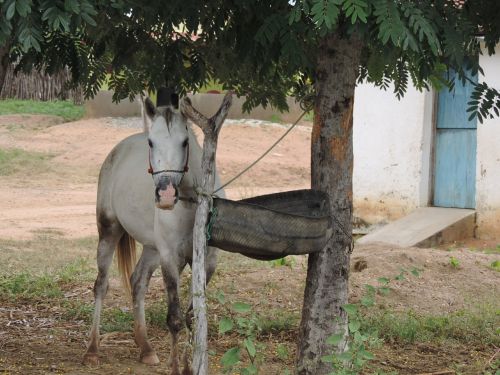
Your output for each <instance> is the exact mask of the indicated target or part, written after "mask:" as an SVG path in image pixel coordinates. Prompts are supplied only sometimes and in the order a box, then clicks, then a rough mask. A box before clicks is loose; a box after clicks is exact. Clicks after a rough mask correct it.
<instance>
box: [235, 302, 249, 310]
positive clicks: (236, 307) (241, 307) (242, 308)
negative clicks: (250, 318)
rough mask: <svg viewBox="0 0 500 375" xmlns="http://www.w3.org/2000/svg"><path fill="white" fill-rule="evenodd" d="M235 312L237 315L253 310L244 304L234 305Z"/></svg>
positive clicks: (237, 303) (236, 303)
mask: <svg viewBox="0 0 500 375" xmlns="http://www.w3.org/2000/svg"><path fill="white" fill-rule="evenodd" d="M233 310H234V311H235V312H237V313H246V312H249V311H250V310H252V306H251V305H249V304H248V303H244V302H235V303H233Z"/></svg>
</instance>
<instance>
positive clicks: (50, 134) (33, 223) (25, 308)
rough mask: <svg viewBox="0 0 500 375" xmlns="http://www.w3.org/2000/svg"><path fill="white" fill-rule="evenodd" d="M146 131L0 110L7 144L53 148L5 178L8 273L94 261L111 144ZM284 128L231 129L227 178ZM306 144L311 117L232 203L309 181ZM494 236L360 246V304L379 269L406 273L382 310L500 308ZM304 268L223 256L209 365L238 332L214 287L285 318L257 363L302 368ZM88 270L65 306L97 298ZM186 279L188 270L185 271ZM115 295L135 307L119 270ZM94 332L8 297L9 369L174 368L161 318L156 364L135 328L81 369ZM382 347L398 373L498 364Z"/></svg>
mask: <svg viewBox="0 0 500 375" xmlns="http://www.w3.org/2000/svg"><path fill="white" fill-rule="evenodd" d="M138 121H139V119H137V122H138ZM138 131H140V125H139V124H132V125H131V123H130V121H129V120H127V121H125V120H120V119H111V118H103V119H88V120H81V121H77V122H72V123H66V124H63V123H61V121H60V119H59V118H56V117H50V116H28V115H20V116H0V148H1V149H12V148H19V149H23V150H25V151H29V152H40V153H44V155H45V154H47V155H50V162H49V163H48V164H47V163H46V164H44V165H43V166H42V167H40V169H36V168H35V169H32V168H31V169H30V168H28V167H27V168H26V169H25V170H23V169H21V170H20V171H17V172H15V173H11V174H8V175H5V176H1V179H0V275H1V274H2V273H5V272H6V270H13V269H26V270H28V271H29V272H31V270H32V272H36V271H39V270H42V269H48V270H52V269H54V267H55V265H56V264H57V265H62V264H64V263H67V262H70V261H71V260H74V259H77V258H82V257H83V258H85V259H87V260H88V261H89V263H90V264H91V265H92V264H94V262H95V260H94V259H95V257H94V253H95V248H94V246H95V242H96V241H95V239H96V228H95V216H94V212H95V195H96V182H97V175H98V171H99V166H100V164H101V163H102V161H103V160H104V158H105V157H106V155H107V153H108V152H109V151H110V150H111V148H112V147H113V146H114V145H115V144H116V143H118V142H119V141H120V140H121V139H123V138H125V137H126V136H128V135H130V134H133V133H136V132H138ZM284 131H285V127H284V126H281V125H278V124H274V125H271V124H261V123H252V122H251V121H248V122H246V123H240V122H232V123H230V124H228V125H225V127H224V128H223V130H222V132H221V136H220V141H219V148H218V153H217V157H218V169H219V172H220V175H221V177H222V179H223V181H224V180H227V179H229V178H231V177H232V176H233V175H235V174H236V173H237V172H238V171H240V170H241V169H242V168H243V167H245V166H246V165H247V164H249V163H250V162H251V161H253V160H254V159H255V158H256V157H257V156H258V155H260V153H261V152H263V151H264V150H265V149H267V147H268V146H269V145H271V144H272V143H273V142H274V140H275V139H277V138H278V137H279V136H280V135H281V134H282V133H283V132H284ZM309 144H310V126H309V124H307V123H305V124H303V125H302V126H300V127H298V128H297V129H295V130H293V131H292V132H291V134H290V135H289V136H288V137H287V138H286V140H285V141H284V142H283V143H282V144H280V145H279V146H278V147H277V148H276V149H275V150H274V151H273V152H272V153H271V154H270V155H269V157H267V158H266V159H264V160H263V161H262V162H261V163H260V164H258V165H257V166H256V167H255V168H254V169H253V170H252V171H251V172H250V173H249V174H248V175H246V176H244V177H243V178H242V179H240V180H238V181H237V182H235V184H234V185H232V186H231V187H230V188H229V189H228V190H227V194H228V196H229V197H230V198H233V199H237V198H243V197H248V196H252V195H258V194H262V193H268V192H274V191H279V190H291V189H297V188H306V187H308V186H309V162H310V153H309ZM145 168H146V166H145ZM43 241H48V242H43ZM58 242H60V244H58ZM44 243H48V244H49V245H50V246H45V245H44ZM51 244H54V246H52V245H51ZM75 244H76V245H75ZM44 246H45V247H44ZM497 246H498V244H497V243H495V242H488V243H485V242H482V241H479V240H474V241H471V242H468V243H462V244H450V245H448V246H445V247H443V248H441V249H416V248H408V249H394V248H387V247H383V246H373V245H372V246H364V247H361V246H359V247H356V248H355V250H354V253H353V254H352V265H351V268H352V273H351V300H352V301H353V302H356V301H359V300H360V298H361V297H362V296H363V293H364V291H365V290H366V287H365V285H366V284H370V285H376V284H377V282H378V281H377V280H378V278H380V277H388V278H393V277H394V276H395V275H398V274H401V273H402V272H403V273H404V274H405V278H404V280H403V279H401V280H393V281H391V290H392V292H391V293H390V294H389V295H387V296H381V297H380V301H381V302H380V306H381V308H382V307H383V308H388V309H391V311H396V312H397V311H400V312H403V311H414V312H416V313H421V314H436V315H443V314H452V313H457V312H460V311H462V310H464V309H481V308H482V306H483V305H484V304H493V306H494V308H495V309H496V313H497V314H498V311H499V310H498V309H499V305H498V301H497V300H496V299H497V298H498V296H499V295H500V273H499V272H497V271H495V270H492V269H491V267H490V264H491V263H492V262H493V261H494V260H498V259H499V257H500V256H499V254H498V252H495V251H493V252H492V253H488V251H483V250H485V249H490V248H491V249H495V248H497ZM40 249H43V251H42V250H40ZM451 258H453V259H456V262H457V264H456V265H455V266H453V265H451V263H450V262H451ZM402 270H403V271H402ZM411 270H417V272H416V273H418V276H414V275H411ZM306 271H307V259H306V258H305V257H294V258H292V260H291V261H290V262H289V263H288V266H281V267H279V266H273V265H270V264H269V263H263V262H257V261H253V260H248V259H246V258H243V257H241V256H238V255H234V254H223V255H222V256H221V260H220V262H219V267H218V271H217V273H216V275H215V277H214V280H213V282H212V283H211V285H210V287H209V297H210V298H209V301H211V302H210V305H209V313H210V317H211V318H210V319H211V321H210V322H209V325H210V327H209V329H210V332H209V336H210V338H211V339H210V347H211V356H210V361H211V370H212V372H211V373H214V374H218V373H221V370H220V367H219V364H218V363H219V362H218V361H219V359H220V356H221V355H222V354H223V353H224V351H225V350H227V349H228V348H229V347H231V345H234V342H235V340H237V338H236V337H235V336H234V335H233V336H229V337H225V336H224V337H221V336H219V335H218V334H217V319H218V318H220V316H222V315H223V314H226V313H227V309H226V308H225V307H224V306H221V305H219V304H217V303H215V302H214V301H215V297H214V295H215V293H216V291H220V290H222V291H224V293H225V295H226V298H227V299H228V300H230V301H245V302H249V303H251V304H252V306H253V308H254V309H255V310H256V311H258V312H259V313H261V314H263V316H264V317H266V316H269V317H274V318H273V319H275V317H276V316H281V317H282V318H283V319H285V320H286V319H288V320H287V321H286V324H285V323H283V326H284V327H285V328H283V329H281V330H279V329H277V330H269V332H267V333H265V334H263V336H262V338H261V341H263V342H264V343H265V345H266V349H265V351H264V352H265V353H264V358H263V365H262V367H261V372H260V373H262V374H284V373H285V372H284V370H285V368H288V369H291V368H293V361H294V355H295V354H294V353H295V352H294V351H295V340H296V335H297V326H298V321H299V319H300V310H301V301H302V294H303V288H304V282H305V274H306ZM92 275H95V273H94V274H91V276H90V278H89V279H86V280H85V281H84V282H81V283H75V284H74V285H69V286H67V287H66V289H65V290H64V297H65V300H66V301H67V303H68V304H70V305H71V304H76V303H79V304H85V306H87V305H88V306H90V304H91V302H92V293H91V288H92V284H93V283H92V281H91V278H92ZM183 277H184V279H187V278H188V274H186V275H184V276H183ZM163 294H164V293H163V287H162V282H161V277H160V275H158V274H155V275H154V277H153V279H152V282H151V286H150V292H149V295H148V301H150V302H149V303H150V304H152V303H154V301H160V300H161V299H162V296H163ZM106 305H107V306H108V307H109V306H114V307H118V308H120V309H122V310H123V311H129V310H130V306H129V302H128V300H127V298H126V296H125V295H124V294H123V292H122V290H121V287H120V285H119V283H118V281H117V279H116V278H113V280H112V282H111V288H110V292H109V294H108V298H107V299H106ZM497 322H498V320H497ZM87 331H88V322H87V321H85V320H84V319H76V318H72V319H68V318H67V317H66V315H65V312H64V311H63V310H62V309H61V308H60V306H55V305H54V304H52V303H51V301H50V300H38V299H36V298H35V299H27V300H22V299H21V300H16V301H15V302H13V301H11V300H9V299H7V298H2V296H0V373H6V374H10V373H12V374H43V373H70V374H102V373H104V374H129V373H134V374H149V373H155V374H156V373H159V374H165V373H168V371H167V366H166V362H167V361H166V358H167V356H168V352H169V342H168V335H167V332H166V331H165V330H164V329H163V328H158V327H153V328H152V329H151V330H150V335H151V337H152V342H153V345H154V347H155V348H156V349H157V351H158V354H159V357H160V360H161V361H162V364H161V365H160V366H156V367H146V366H144V365H141V364H139V363H138V362H137V358H138V351H137V348H136V346H135V344H134V341H133V337H132V334H131V332H130V330H129V331H125V332H110V333H105V334H104V336H103V338H102V348H101V349H102V354H103V355H102V364H101V365H100V366H99V367H96V368H89V367H85V366H83V365H81V358H82V355H83V353H84V350H85V342H86V337H87V333H88V332H87ZM497 332H498V327H497ZM280 345H285V347H286V349H287V355H286V356H285V355H278V354H276V353H278V351H279V347H280ZM376 355H377V357H376V360H375V364H376V365H378V366H379V367H380V368H382V369H384V370H385V371H396V372H397V373H399V374H423V373H435V374H437V373H438V372H439V371H441V372H442V374H455V373H456V374H479V373H482V372H483V370H484V369H486V368H487V367H488V366H489V365H491V363H492V362H493V361H496V360H497V357H496V356H497V355H498V348H494V347H491V346H485V347H481V346H478V345H473V346H471V347H470V348H468V347H467V346H466V345H462V346H460V345H458V346H447V345H443V344H441V343H439V342H436V343H425V344H418V343H417V344H411V345H410V344H402V343H397V342H395V343H387V344H385V345H383V346H382V347H381V348H380V349H379V350H378V351H377V352H376ZM285 357H286V358H285ZM457 369H458V370H457ZM446 371H448V372H446Z"/></svg>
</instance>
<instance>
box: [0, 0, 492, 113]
mask: <svg viewBox="0 0 500 375" xmlns="http://www.w3.org/2000/svg"><path fill="white" fill-rule="evenodd" d="M0 3H1V16H0V44H4V43H6V41H8V40H11V42H12V45H13V47H12V49H11V55H12V56H11V57H13V58H16V59H18V58H21V67H23V68H25V69H30V68H31V67H33V66H40V65H41V64H45V66H47V67H48V68H49V69H52V70H57V69H59V68H60V67H61V66H64V65H67V66H69V67H70V68H71V70H72V73H73V78H74V83H77V82H80V83H83V84H84V87H85V92H86V95H87V96H92V95H93V94H95V93H96V92H97V90H98V88H99V87H100V85H102V83H103V82H104V80H105V79H106V74H107V73H109V74H110V82H109V86H110V88H111V89H113V90H115V99H116V100H119V99H123V98H126V97H127V96H129V97H133V96H134V95H136V94H138V93H139V92H141V91H142V90H143V89H145V88H146V89H149V90H154V89H156V88H158V87H160V86H169V87H174V88H177V90H179V91H180V92H181V93H184V92H186V91H197V90H199V89H200V87H202V86H203V85H205V84H206V83H207V82H208V81H210V80H216V81H218V82H220V83H222V84H223V86H224V87H226V88H233V89H235V90H236V92H237V93H238V94H246V95H247V96H248V101H247V103H246V104H247V108H250V107H253V106H255V105H258V104H264V105H267V104H268V103H271V104H272V105H274V106H276V107H278V108H281V109H283V108H285V107H286V101H285V96H286V95H289V94H292V95H295V96H297V97H298V98H299V99H302V100H307V98H310V94H311V93H312V92H313V87H314V83H315V81H316V80H317V79H318V77H317V76H316V70H315V63H316V61H315V56H316V51H317V48H318V43H319V41H320V40H321V38H322V37H324V36H325V35H326V34H327V33H337V34H338V35H340V36H342V37H345V38H357V40H360V41H361V42H362V60H361V64H360V68H359V80H360V81H368V82H372V83H374V84H375V85H376V86H379V87H381V88H383V89H389V88H393V90H394V93H395V94H396V95H397V96H398V97H400V96H402V95H404V93H405V91H406V90H407V88H408V85H409V84H410V82H411V83H412V84H413V85H414V86H415V87H417V88H418V89H420V90H423V89H427V88H429V87H431V86H433V87H437V88H442V87H443V86H449V87H450V88H452V87H453V84H454V82H449V81H448V78H447V75H446V71H447V69H448V67H450V68H452V69H454V70H455V71H457V73H458V74H457V76H458V79H460V80H462V81H464V80H466V79H468V76H470V75H473V74H476V73H477V72H478V71H480V67H479V66H478V59H477V56H478V54H480V53H481V51H482V49H481V44H484V47H485V48H484V49H485V50H486V51H487V53H493V52H494V49H495V45H496V44H497V43H498V42H499V39H500V24H499V22H498V19H499V17H500V3H499V2H498V1H496V0H466V1H465V2H464V4H463V5H459V3H460V2H459V1H456V0H413V1H410V0H295V1H289V0H274V1H265V0H232V1H226V0H215V1H201V0H182V1H180V0H170V1H168V2H165V1H160V0H154V1H149V2H140V1H136V0H110V1H104V0H64V1H63V0H43V1H36V0H0ZM480 35H482V36H483V38H482V39H479V38H478V36H480ZM339 74H341V72H339ZM470 105H471V108H472V110H473V111H474V113H477V115H478V116H479V119H480V120H482V119H483V118H484V117H486V116H490V114H489V112H491V111H493V112H496V114H497V115H498V112H499V109H500V93H499V92H498V91H497V90H495V89H493V88H490V87H488V86H487V85H486V84H480V85H477V86H476V89H475V91H474V94H473V98H472V100H471V102H470Z"/></svg>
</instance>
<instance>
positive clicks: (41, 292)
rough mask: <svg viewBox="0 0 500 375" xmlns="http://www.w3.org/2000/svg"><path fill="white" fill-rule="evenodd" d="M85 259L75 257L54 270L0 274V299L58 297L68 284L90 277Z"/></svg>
mask: <svg viewBox="0 0 500 375" xmlns="http://www.w3.org/2000/svg"><path fill="white" fill-rule="evenodd" d="M90 273H91V268H90V266H89V265H88V260H87V259H76V260H74V261H73V262H70V263H69V264H67V265H65V266H64V267H61V268H60V269H58V270H56V271H47V270H45V271H43V272H41V273H39V274H36V273H33V272H32V271H27V270H26V271H21V272H16V273H15V274H4V275H0V299H2V297H3V298H9V299H14V300H15V299H19V298H21V299H26V298H58V297H62V296H63V291H62V289H63V288H64V287H66V286H67V285H68V284H71V283H75V282H77V281H81V280H88V279H89V278H90Z"/></svg>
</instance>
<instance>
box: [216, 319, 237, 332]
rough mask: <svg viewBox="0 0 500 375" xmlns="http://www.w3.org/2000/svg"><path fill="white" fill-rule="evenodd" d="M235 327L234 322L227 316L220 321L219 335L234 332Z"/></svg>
mask: <svg viewBox="0 0 500 375" xmlns="http://www.w3.org/2000/svg"><path fill="white" fill-rule="evenodd" d="M233 326H234V323H233V320H232V319H231V318H228V317H226V316H225V317H223V318H222V319H221V320H220V321H219V333H220V334H221V335H223V334H224V333H226V332H229V331H230V330H232V329H233Z"/></svg>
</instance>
